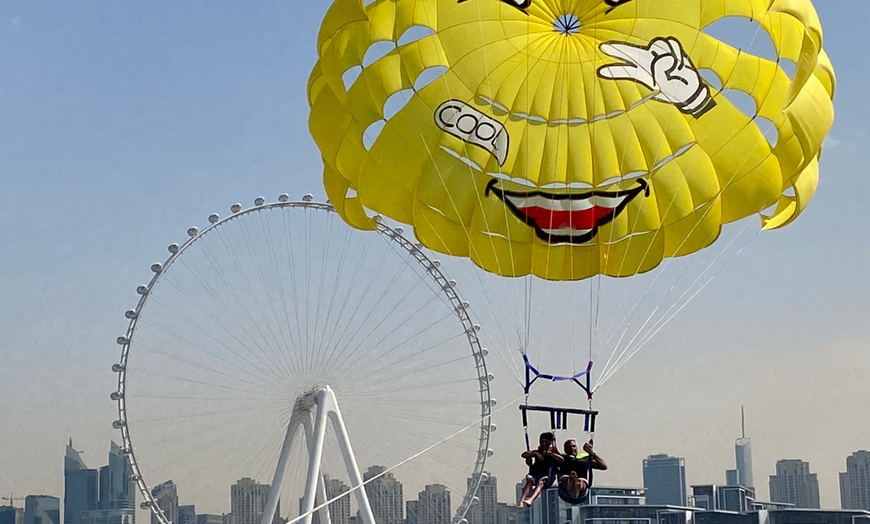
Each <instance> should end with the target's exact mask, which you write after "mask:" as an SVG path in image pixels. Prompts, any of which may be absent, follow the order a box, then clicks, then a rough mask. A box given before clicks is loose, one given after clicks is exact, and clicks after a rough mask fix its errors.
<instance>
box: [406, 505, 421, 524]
mask: <svg viewBox="0 0 870 524" xmlns="http://www.w3.org/2000/svg"><path fill="white" fill-rule="evenodd" d="M405 524H420V501H419V500H409V501H408V502H406V503H405Z"/></svg>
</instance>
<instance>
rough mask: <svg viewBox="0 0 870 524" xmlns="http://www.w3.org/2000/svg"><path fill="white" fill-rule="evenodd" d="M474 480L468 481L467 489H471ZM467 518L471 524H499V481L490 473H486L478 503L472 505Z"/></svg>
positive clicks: (482, 479)
mask: <svg viewBox="0 0 870 524" xmlns="http://www.w3.org/2000/svg"><path fill="white" fill-rule="evenodd" d="M471 483H472V479H471V478H469V479H468V480H467V481H466V484H467V489H469V490H470V489H471V488H472V487H473V486H472V485H471ZM465 518H466V519H467V520H468V522H469V524H498V523H499V522H500V521H499V520H498V481H497V480H496V478H495V477H493V476H492V475H490V474H488V473H484V475H483V477H482V478H481V480H480V485H479V486H478V488H477V502H476V503H474V504H472V506H471V507H470V508H469V509H468V513H466V515H465Z"/></svg>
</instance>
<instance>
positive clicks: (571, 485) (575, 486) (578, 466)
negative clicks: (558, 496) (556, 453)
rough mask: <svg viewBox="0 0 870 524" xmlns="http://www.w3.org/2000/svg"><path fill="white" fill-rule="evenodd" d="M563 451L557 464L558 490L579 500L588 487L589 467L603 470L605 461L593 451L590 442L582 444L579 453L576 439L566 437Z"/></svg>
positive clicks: (605, 466)
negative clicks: (581, 449) (560, 460)
mask: <svg viewBox="0 0 870 524" xmlns="http://www.w3.org/2000/svg"><path fill="white" fill-rule="evenodd" d="M564 449H565V453H564V454H563V455H562V462H561V463H560V464H559V491H560V492H561V493H562V494H563V495H564V496H566V497H568V498H569V499H574V500H580V499H581V498H582V497H584V496H585V495H586V491H587V490H588V489H589V480H588V479H589V469H590V468H591V469H598V470H605V469H607V463H606V462H604V459H603V458H601V456H599V455H598V454H596V453H595V451H593V450H592V444H591V443H590V442H586V443H584V444H583V452H582V453H579V452H578V448H577V441H576V440H574V439H568V440H566V441H565V444H564Z"/></svg>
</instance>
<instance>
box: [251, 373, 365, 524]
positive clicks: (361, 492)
mask: <svg viewBox="0 0 870 524" xmlns="http://www.w3.org/2000/svg"><path fill="white" fill-rule="evenodd" d="M315 407H317V414H316V415H315V416H314V423H313V424H312V420H311V419H312V411H314V408H315ZM327 419H329V420H331V421H332V425H333V429H334V430H335V434H336V436H337V437H338V447H339V450H340V452H341V456H342V458H343V459H344V464H345V467H346V468H347V473H348V477H349V479H350V484H351V489H353V490H354V493H355V494H356V501H357V506H359V513H360V517H361V520H362V523H363V524H375V518H374V515H373V514H372V508H371V505H370V504H369V499H368V497H367V496H366V491H365V488H364V487H363V479H362V475H361V474H360V471H359V466H358V465H357V463H356V457H355V456H354V454H353V448H352V446H351V444H350V438H349V437H348V434H347V428H346V427H345V425H344V419H342V417H341V411H340V410H339V409H338V402H337V401H336V399H335V393H334V392H333V391H332V388H330V387H329V386H323V387H322V388H320V389H317V390H314V391H310V392H308V393H306V394H304V395H301V396H300V397H299V398H297V399H296V405H295V406H294V407H293V413H292V414H291V415H290V422H289V423H288V424H287V433H286V435H285V436H284V444H283V445H282V446H281V454H280V456H279V457H278V465H277V467H276V468H275V476H274V477H273V478H272V484H271V488H270V489H269V497H268V498H267V499H266V508H265V511H264V512H263V519H262V520H261V521H260V524H272V523H273V519H274V517H275V511H276V509H277V507H278V499H279V498H280V493H281V488H282V486H283V485H284V475H285V474H286V473H287V466H288V462H289V460H290V447H291V445H292V443H293V439H294V437H295V436H296V433H297V432H298V431H299V427H300V426H301V427H302V428H303V431H304V433H305V439H306V441H307V442H308V473H307V475H306V485H305V495H304V496H303V498H302V514H303V515H305V517H303V519H302V523H303V524H311V516H312V510H313V509H314V507H315V505H316V506H320V505H322V504H323V503H324V502H326V500H327V499H326V486H325V484H324V481H323V475H322V474H321V473H320V462H321V458H322V456H323V444H324V440H325V436H326V421H327ZM312 426H313V428H312ZM318 514H319V515H320V522H321V523H323V524H330V519H329V510H328V508H326V507H324V508H321V509H320V510H319V512H318Z"/></svg>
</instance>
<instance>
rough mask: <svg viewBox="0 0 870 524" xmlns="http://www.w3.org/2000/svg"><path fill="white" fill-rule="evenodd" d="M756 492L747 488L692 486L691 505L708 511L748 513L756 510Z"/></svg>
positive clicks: (710, 485)
mask: <svg viewBox="0 0 870 524" xmlns="http://www.w3.org/2000/svg"><path fill="white" fill-rule="evenodd" d="M754 502H755V490H753V489H752V488H748V487H746V486H740V485H726V486H717V485H715V484H703V485H698V486H692V496H691V500H690V503H691V504H690V505H691V506H693V507H696V508H700V509H702V510H706V511H731V512H735V513H746V512H749V511H752V510H754V509H755V508H754V505H753V504H754Z"/></svg>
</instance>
